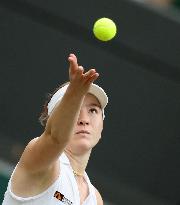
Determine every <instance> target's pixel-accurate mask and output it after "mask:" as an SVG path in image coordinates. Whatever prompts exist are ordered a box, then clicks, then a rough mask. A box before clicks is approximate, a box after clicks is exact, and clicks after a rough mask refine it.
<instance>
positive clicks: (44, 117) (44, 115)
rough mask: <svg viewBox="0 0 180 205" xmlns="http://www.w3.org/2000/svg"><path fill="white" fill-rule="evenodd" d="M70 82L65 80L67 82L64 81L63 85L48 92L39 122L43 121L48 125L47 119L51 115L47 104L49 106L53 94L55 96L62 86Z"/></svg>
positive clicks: (44, 124)
mask: <svg viewBox="0 0 180 205" xmlns="http://www.w3.org/2000/svg"><path fill="white" fill-rule="evenodd" d="M68 83H69V81H68V82H65V83H63V84H61V85H59V86H58V87H57V88H56V89H55V90H54V91H53V92H52V93H48V94H47V97H46V100H45V103H44V105H43V107H42V112H41V114H40V116H39V122H40V123H41V125H42V126H43V127H45V126H46V123H47V120H48V118H49V115H48V107H47V106H48V103H49V102H50V100H51V98H52V96H53V95H54V94H55V93H56V92H57V91H58V90H59V89H60V88H62V87H64V86H65V85H67V84H68Z"/></svg>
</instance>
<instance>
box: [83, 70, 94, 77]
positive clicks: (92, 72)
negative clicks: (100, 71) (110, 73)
mask: <svg viewBox="0 0 180 205" xmlns="http://www.w3.org/2000/svg"><path fill="white" fill-rule="evenodd" d="M94 73H96V70H95V69H90V70H89V71H87V72H86V73H85V74H84V77H85V78H89V77H91V76H92V75H93V74H94Z"/></svg>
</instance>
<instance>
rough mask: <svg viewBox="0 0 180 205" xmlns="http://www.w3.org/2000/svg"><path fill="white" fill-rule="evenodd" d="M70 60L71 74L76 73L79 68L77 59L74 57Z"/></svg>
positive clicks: (70, 57) (69, 58)
mask: <svg viewBox="0 0 180 205" xmlns="http://www.w3.org/2000/svg"><path fill="white" fill-rule="evenodd" d="M68 60H69V63H70V66H69V70H70V73H74V72H75V71H76V70H77V68H78V64H77V59H76V58H74V57H73V56H69V57H68Z"/></svg>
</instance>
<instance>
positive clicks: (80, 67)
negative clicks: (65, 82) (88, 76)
mask: <svg viewBox="0 0 180 205" xmlns="http://www.w3.org/2000/svg"><path fill="white" fill-rule="evenodd" d="M83 72H84V68H83V67H82V66H78V74H79V75H82V74H83Z"/></svg>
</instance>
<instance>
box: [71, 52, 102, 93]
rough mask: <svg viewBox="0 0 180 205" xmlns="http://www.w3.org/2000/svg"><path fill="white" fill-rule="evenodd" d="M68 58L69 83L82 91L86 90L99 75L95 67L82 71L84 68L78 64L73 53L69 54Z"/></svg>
mask: <svg viewBox="0 0 180 205" xmlns="http://www.w3.org/2000/svg"><path fill="white" fill-rule="evenodd" d="M68 60H69V62H70V66H69V79H70V83H71V84H73V85H75V86H76V87H78V88H80V89H83V90H84V91H88V89H89V87H90V85H91V84H92V83H93V82H94V81H95V80H96V79H97V78H98V77H99V74H98V73H97V72H96V70H95V69H89V70H88V71H87V72H85V73H84V68H83V67H82V66H79V65H78V63H77V57H76V56H75V55H74V54H70V55H69V57H68Z"/></svg>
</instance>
